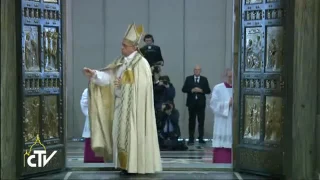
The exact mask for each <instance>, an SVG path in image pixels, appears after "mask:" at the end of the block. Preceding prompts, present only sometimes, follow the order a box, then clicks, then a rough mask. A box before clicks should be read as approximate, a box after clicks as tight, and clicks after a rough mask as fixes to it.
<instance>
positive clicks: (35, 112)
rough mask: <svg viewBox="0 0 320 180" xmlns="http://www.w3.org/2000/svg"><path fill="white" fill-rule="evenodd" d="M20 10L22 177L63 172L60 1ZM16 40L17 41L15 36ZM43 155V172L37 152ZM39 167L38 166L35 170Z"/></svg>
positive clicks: (32, 3)
mask: <svg viewBox="0 0 320 180" xmlns="http://www.w3.org/2000/svg"><path fill="white" fill-rule="evenodd" d="M20 2H21V4H19V9H20V10H21V11H20V13H21V36H20V37H21V47H20V48H21V56H20V59H19V60H20V65H21V76H20V80H21V91H20V92H21V99H22V107H21V118H22V119H21V122H22V123H21V131H22V133H21V135H20V137H21V141H20V143H21V147H22V148H20V149H22V150H21V151H20V152H19V153H20V155H19V157H22V158H21V163H20V168H21V169H20V170H21V172H20V174H21V176H29V175H34V174H38V173H44V172H49V171H55V170H62V169H64V168H65V140H64V115H63V112H64V107H63V104H64V103H63V93H64V92H63V69H64V67H63V62H62V47H61V45H62V37H61V33H62V29H61V24H62V23H61V4H60V3H61V2H60V0H20ZM18 37H19V36H18ZM44 149H45V150H46V156H47V159H48V158H50V155H51V154H52V153H55V154H54V156H53V157H52V159H51V160H50V161H49V162H48V163H47V164H46V165H45V166H44V164H43V160H44V159H43V157H42V160H41V161H42V162H41V163H40V160H39V158H38V155H36V157H35V158H33V159H32V160H31V162H32V163H34V164H36V167H30V164H28V158H29V157H30V156H31V155H32V154H34V152H35V150H44ZM38 163H40V165H39V164H38Z"/></svg>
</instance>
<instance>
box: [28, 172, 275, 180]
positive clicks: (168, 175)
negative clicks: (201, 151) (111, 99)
mask: <svg viewBox="0 0 320 180" xmlns="http://www.w3.org/2000/svg"><path fill="white" fill-rule="evenodd" d="M32 179H34V180H40V179H41V180H44V179H63V180H71V179H74V180H75V179H77V180H78V179H79V180H80V179H85V180H93V179H101V180H102V179H114V180H116V179H119V180H120V179H159V180H171V179H181V180H182V179H184V180H188V179H194V180H197V179H210V180H267V179H268V178H266V177H260V176H255V175H248V174H239V173H235V172H215V171H207V172H205V171H202V172H200V171H179V172H173V171H170V172H161V173H158V174H152V175H133V176H122V175H120V174H119V172H116V171H109V172H107V171H69V172H63V173H58V174H52V175H47V176H42V177H38V178H32ZM270 180H271V179H270Z"/></svg>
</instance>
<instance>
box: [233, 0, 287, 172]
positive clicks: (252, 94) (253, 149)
mask: <svg viewBox="0 0 320 180" xmlns="http://www.w3.org/2000/svg"><path fill="white" fill-rule="evenodd" d="M241 17H242V20H241V49H240V51H241V57H240V61H239V62H240V66H239V81H240V82H241V83H240V88H239V91H240V92H239V94H240V111H239V117H240V120H239V131H238V132H239V144H238V146H237V151H236V152H237V155H236V158H237V163H236V166H237V167H236V169H238V170H240V171H248V172H256V173H260V174H268V175H271V174H272V175H281V174H282V171H283V170H282V163H283V162H282V160H283V158H282V156H283V146H282V144H283V123H284V118H285V117H284V113H283V112H284V107H285V99H284V97H285V96H284V93H285V92H284V82H283V79H284V78H283V76H284V74H283V68H284V67H283V64H284V62H283V61H284V59H283V57H284V56H283V51H284V50H283V48H284V46H283V40H284V38H283V36H284V31H285V27H284V17H285V1H284V0H282V1H279V0H243V1H242V10H241Z"/></svg>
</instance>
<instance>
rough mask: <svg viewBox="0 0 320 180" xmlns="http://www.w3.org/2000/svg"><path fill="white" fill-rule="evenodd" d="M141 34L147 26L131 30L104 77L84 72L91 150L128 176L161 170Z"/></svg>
mask: <svg viewBox="0 0 320 180" xmlns="http://www.w3.org/2000/svg"><path fill="white" fill-rule="evenodd" d="M142 34H143V27H142V26H136V25H135V24H131V25H129V28H128V30H127V32H126V34H125V37H124V38H123V41H122V49H121V52H122V56H120V57H119V58H117V59H116V60H115V61H114V62H113V63H111V64H110V65H108V66H107V67H106V68H104V69H102V70H100V71H97V70H92V69H89V68H84V73H85V75H86V76H87V77H88V78H89V79H90V84H89V87H88V89H89V120H90V128H91V147H92V149H93V151H94V152H95V154H96V155H97V156H103V157H104V159H105V160H109V159H113V161H114V163H115V166H116V168H120V169H121V171H122V173H126V174H127V173H129V174H130V173H139V174H146V173H155V172H159V171H161V170H162V165H161V158H160V150H159V143H158V135H157V128H156V119H155V111H154V101H153V82H152V73H151V68H150V66H149V64H148V61H147V60H146V59H145V58H144V57H143V56H142V55H141V54H140V53H139V52H137V49H138V45H139V42H140V40H141V38H142Z"/></svg>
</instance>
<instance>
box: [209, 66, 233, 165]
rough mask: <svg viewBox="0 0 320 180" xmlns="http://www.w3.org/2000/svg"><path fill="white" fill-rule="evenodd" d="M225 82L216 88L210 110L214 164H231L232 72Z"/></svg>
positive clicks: (227, 74) (226, 75) (226, 72)
mask: <svg viewBox="0 0 320 180" xmlns="http://www.w3.org/2000/svg"><path fill="white" fill-rule="evenodd" d="M224 79H225V81H224V82H222V83H220V84H217V85H215V86H214V88H213V90H212V96H211V100H210V108H211V109H212V111H213V113H214V120H213V122H214V123H213V138H212V139H213V140H212V147H213V148H214V149H213V153H214V158H213V162H214V163H231V147H232V103H233V102H232V70H230V69H227V70H226V71H225V73H224Z"/></svg>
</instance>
